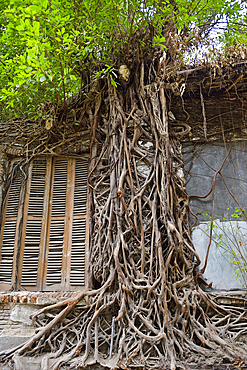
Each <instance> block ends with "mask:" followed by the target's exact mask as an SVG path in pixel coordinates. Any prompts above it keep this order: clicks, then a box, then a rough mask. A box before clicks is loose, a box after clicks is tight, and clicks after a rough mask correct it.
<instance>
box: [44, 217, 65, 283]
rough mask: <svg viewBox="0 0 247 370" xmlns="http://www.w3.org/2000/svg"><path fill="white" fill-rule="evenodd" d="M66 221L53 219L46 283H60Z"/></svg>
mask: <svg viewBox="0 0 247 370" xmlns="http://www.w3.org/2000/svg"><path fill="white" fill-rule="evenodd" d="M63 244H64V221H51V223H50V238H49V251H48V263H47V273H46V284H47V285H52V284H60V283H61V273H62V260H63Z"/></svg>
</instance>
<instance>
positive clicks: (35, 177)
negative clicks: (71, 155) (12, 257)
mask: <svg viewBox="0 0 247 370" xmlns="http://www.w3.org/2000/svg"><path fill="white" fill-rule="evenodd" d="M47 176H48V177H47ZM46 187H49V174H47V161H46V159H44V160H34V161H33V162H32V164H31V167H30V172H29V181H28V183H27V194H26V201H25V206H24V213H25V215H24V221H23V239H22V240H23V242H22V250H21V261H22V263H21V266H20V273H19V277H20V280H21V285H22V287H25V289H29V290H37V289H38V288H39V287H40V284H38V271H39V265H40V264H41V261H40V259H41V255H42V250H41V248H44V245H41V241H42V234H43V233H44V230H43V229H44V225H45V224H46V223H47V217H46V212H44V208H45V202H47V196H46V197H45V190H46V193H47V192H49V189H46ZM44 218H45V219H44ZM42 221H43V222H42ZM42 226H43V228H42Z"/></svg>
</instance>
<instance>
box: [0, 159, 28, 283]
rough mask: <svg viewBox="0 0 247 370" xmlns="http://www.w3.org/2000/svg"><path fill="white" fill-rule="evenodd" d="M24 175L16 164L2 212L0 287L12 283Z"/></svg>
mask: <svg viewBox="0 0 247 370" xmlns="http://www.w3.org/2000/svg"><path fill="white" fill-rule="evenodd" d="M23 180H24V175H23V173H22V172H21V170H20V168H19V166H18V165H16V166H15V169H14V170H13V178H12V182H11V185H10V189H9V192H8V195H7V198H6V205H5V209H4V212H3V220H2V225H3V226H2V229H1V239H0V249H1V261H0V288H1V289H2V290H6V289H9V288H10V287H11V285H12V281H13V280H12V275H13V260H14V254H15V248H16V243H17V225H18V218H20V212H19V213H18V210H19V203H20V193H21V187H22V184H23Z"/></svg>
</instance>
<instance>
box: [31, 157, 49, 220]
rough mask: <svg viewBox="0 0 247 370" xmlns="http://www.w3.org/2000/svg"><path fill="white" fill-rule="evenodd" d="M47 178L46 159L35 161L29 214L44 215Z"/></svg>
mask: <svg viewBox="0 0 247 370" xmlns="http://www.w3.org/2000/svg"><path fill="white" fill-rule="evenodd" d="M45 179H46V160H42V161H37V160H36V161H33V168H32V180H31V188H30V195H29V204H28V216H31V215H32V216H36V217H37V216H40V217H42V215H43V205H44V191H45Z"/></svg>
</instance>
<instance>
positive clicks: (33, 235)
mask: <svg viewBox="0 0 247 370" xmlns="http://www.w3.org/2000/svg"><path fill="white" fill-rule="evenodd" d="M41 223H42V221H41V220H40V221H33V220H27V225H26V237H25V247H24V254H23V261H22V277H21V284H22V285H36V284H37V274H38V264H39V249H40V236H41Z"/></svg>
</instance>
